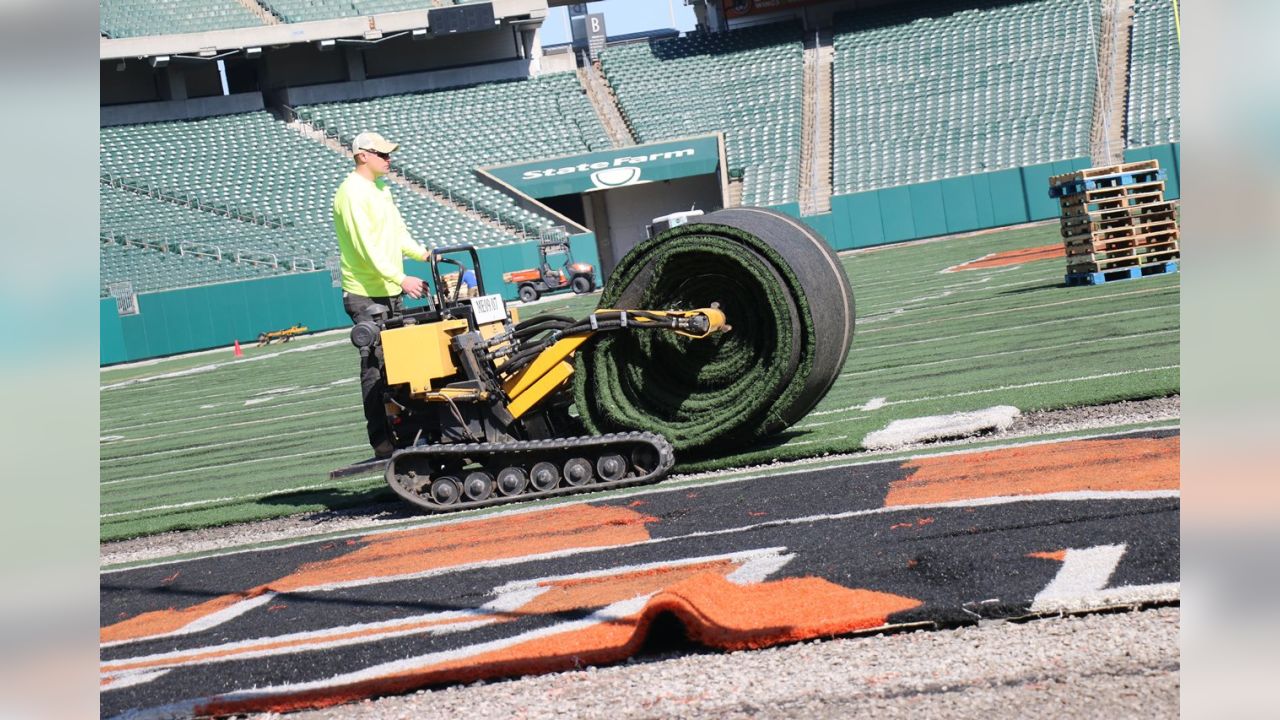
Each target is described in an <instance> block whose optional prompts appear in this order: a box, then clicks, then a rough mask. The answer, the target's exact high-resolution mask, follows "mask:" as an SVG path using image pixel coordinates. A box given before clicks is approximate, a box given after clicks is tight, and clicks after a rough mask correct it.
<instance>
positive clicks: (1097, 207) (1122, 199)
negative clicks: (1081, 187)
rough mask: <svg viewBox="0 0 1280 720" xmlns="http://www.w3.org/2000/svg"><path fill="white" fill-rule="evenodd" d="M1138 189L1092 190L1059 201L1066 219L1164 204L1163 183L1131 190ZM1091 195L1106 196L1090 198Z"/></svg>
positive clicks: (1133, 186)
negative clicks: (1139, 189) (1106, 211)
mask: <svg viewBox="0 0 1280 720" xmlns="http://www.w3.org/2000/svg"><path fill="white" fill-rule="evenodd" d="M1136 187H1138V186H1136V185H1130V186H1129V187H1128V188H1105V189H1103V190H1090V191H1089V192H1087V193H1081V194H1079V195H1074V196H1072V197H1071V198H1063V199H1062V200H1060V201H1059V204H1060V206H1061V208H1062V214H1063V215H1064V216H1066V217H1072V216H1076V215H1088V214H1090V213H1095V212H1100V211H1104V210H1120V209H1124V208H1131V207H1137V206H1140V205H1154V204H1158V203H1163V202H1164V183H1163V182H1157V183H1151V187H1147V186H1143V189H1142V190H1141V191H1135V190H1132V189H1131V188H1136ZM1090 193H1104V194H1102V195H1097V196H1093V197H1089V194H1090Z"/></svg>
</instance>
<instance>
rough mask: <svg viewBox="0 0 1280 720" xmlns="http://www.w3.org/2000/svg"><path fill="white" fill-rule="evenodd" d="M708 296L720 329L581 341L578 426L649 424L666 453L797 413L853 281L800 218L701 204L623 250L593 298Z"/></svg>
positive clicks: (629, 300)
mask: <svg viewBox="0 0 1280 720" xmlns="http://www.w3.org/2000/svg"><path fill="white" fill-rule="evenodd" d="M713 303H719V306H720V308H721V309H722V310H724V313H725V317H726V319H727V321H728V323H729V325H730V326H731V327H732V330H730V331H729V332H727V333H720V334H717V335H715V336H713V337H711V338H708V339H704V340H694V339H691V338H686V337H683V336H680V335H676V334H674V333H670V332H657V331H649V332H613V333H605V334H602V335H600V336H598V337H597V338H596V339H594V340H593V341H592V342H591V343H588V344H587V345H586V346H585V347H584V348H583V349H582V350H581V351H579V353H578V357H577V360H576V370H577V372H576V374H575V379H574V395H575V403H576V406H577V409H578V414H579V415H580V416H581V417H582V419H583V422H584V423H585V424H586V425H587V428H588V430H590V431H591V432H595V433H604V432H616V431H624V430H651V431H654V432H658V433H661V434H662V435H664V436H666V437H667V439H669V440H670V441H671V442H672V444H673V445H674V446H675V448H676V450H677V451H681V452H685V453H690V454H694V455H697V454H713V453H716V452H718V451H720V450H725V449H732V448H737V447H740V446H742V445H744V444H747V443H750V442H752V441H754V440H758V439H760V438H762V437H764V436H767V435H770V434H773V433H776V432H778V431H780V430H782V429H784V428H786V427H787V426H789V425H791V424H793V423H795V422H796V421H797V420H799V419H800V418H801V417H804V415H805V414H806V413H808V412H809V410H811V409H812V408H813V406H814V405H816V404H817V403H818V401H819V400H821V399H822V397H823V395H825V394H826V392H827V390H828V389H830V387H831V385H832V383H833V382H835V379H836V376H837V375H838V374H839V372H840V368H841V367H842V366H843V365H844V360H845V357H846V356H847V354H848V351H849V344H850V342H851V341H852V339H853V323H854V306H853V292H852V290H851V289H850V288H849V283H848V280H847V278H846V277H845V274H844V271H843V270H842V268H841V267H840V264H839V262H838V260H837V258H836V256H835V253H833V252H832V251H831V249H830V248H829V247H828V245H827V244H826V242H825V241H824V240H823V239H822V237H821V236H820V235H818V234H817V233H816V232H814V231H813V230H812V229H811V228H809V227H807V226H805V225H804V224H802V223H801V222H800V221H798V220H796V219H794V218H792V217H790V216H787V215H783V214H781V213H776V212H773V211H771V210H763V209H759V208H735V209H731V210H720V211H717V212H714V213H711V214H709V215H704V216H702V217H701V218H699V221H698V222H694V223H689V224H685V225H680V226H677V227H675V228H671V229H670V230H666V231H664V232H662V233H660V234H659V235H658V236H656V237H654V238H653V239H652V240H649V241H646V242H644V243H642V244H641V245H639V246H637V247H636V248H635V249H633V250H632V251H631V252H629V253H628V254H627V255H626V256H625V257H624V258H623V259H622V261H621V262H620V263H619V264H618V266H617V267H616V268H615V269H614V272H613V274H612V275H611V276H610V278H609V281H608V283H607V284H606V285H605V289H604V293H603V295H602V297H601V300H600V307H602V308H619V309H644V310H670V309H690V308H698V307H710V306H711V305H712V304H713Z"/></svg>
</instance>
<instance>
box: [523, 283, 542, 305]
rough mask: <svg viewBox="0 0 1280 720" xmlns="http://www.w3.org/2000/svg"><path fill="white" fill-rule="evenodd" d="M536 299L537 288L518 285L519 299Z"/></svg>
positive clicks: (530, 300)
mask: <svg viewBox="0 0 1280 720" xmlns="http://www.w3.org/2000/svg"><path fill="white" fill-rule="evenodd" d="M537 299H538V289H537V288H535V287H534V286H532V285H521V286H520V301H521V302H533V301H534V300H537Z"/></svg>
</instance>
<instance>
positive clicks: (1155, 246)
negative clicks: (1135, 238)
mask: <svg viewBox="0 0 1280 720" xmlns="http://www.w3.org/2000/svg"><path fill="white" fill-rule="evenodd" d="M1171 253H1172V254H1177V253H1178V241H1177V240H1171V241H1169V242H1163V243H1152V244H1150V245H1131V246H1129V247H1122V248H1113V249H1110V250H1102V251H1095V252H1089V251H1084V252H1075V253H1068V254H1067V270H1073V269H1080V268H1087V269H1090V270H1096V269H1098V268H1101V267H1104V266H1105V267H1124V266H1125V265H1130V264H1137V265H1141V264H1143V263H1144V262H1148V261H1147V260H1146V258H1151V257H1163V258H1166V259H1167V258H1168V256H1169V255H1170V254H1171ZM1128 260H1132V261H1134V262H1133V263H1129V262H1125V261H1128ZM1082 271H1083V270H1082Z"/></svg>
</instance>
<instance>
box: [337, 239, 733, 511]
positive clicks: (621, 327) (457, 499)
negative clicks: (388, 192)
mask: <svg viewBox="0 0 1280 720" xmlns="http://www.w3.org/2000/svg"><path fill="white" fill-rule="evenodd" d="M459 255H463V256H469V259H470V263H471V269H473V270H475V274H476V278H477V282H478V285H479V287H478V291H479V292H478V294H477V295H476V296H473V297H464V296H463V295H465V294H466V293H462V292H460V287H461V286H460V284H455V285H454V286H453V288H452V291H451V290H450V289H449V284H448V283H445V282H442V281H441V275H440V265H441V264H445V265H454V266H456V267H457V269H458V270H459V271H463V270H465V269H466V268H465V267H464V266H463V264H462V263H461V262H459V261H458V260H457V259H455V258H456V257H457V256H459ZM451 256H452V257H451ZM431 274H432V280H433V284H432V287H433V288H434V290H432V291H431V292H430V293H429V294H428V296H427V297H428V303H427V305H425V306H424V307H421V308H416V309H412V310H409V311H406V312H404V313H402V314H399V315H391V314H390V313H389V312H386V313H381V314H378V315H376V316H375V319H374V321H372V322H361V323H357V324H356V325H355V326H354V327H353V328H352V329H351V342H352V344H353V345H355V346H356V347H357V348H358V349H359V351H360V352H361V353H362V355H363V354H372V355H373V356H374V357H375V358H376V359H377V360H378V362H379V365H380V366H381V368H382V372H383V379H384V380H385V382H386V395H385V400H386V409H387V423H388V429H389V430H390V437H391V438H392V442H393V444H394V445H395V446H396V448H397V450H396V451H395V452H394V453H393V454H392V456H391V457H390V459H389V460H386V461H367V462H364V463H360V464H357V465H352V466H350V467H347V468H342V469H340V470H335V471H333V472H332V473H330V477H334V478H337V477H344V476H348V475H353V474H357V473H361V472H368V471H369V470H371V469H374V468H376V467H377V466H378V465H380V464H382V463H383V462H385V471H384V472H385V476H386V480H387V484H388V485H390V486H391V489H392V490H394V491H395V492H396V494H398V495H399V496H400V497H402V498H404V499H405V500H407V501H409V502H410V503H413V504H414V505H417V506H419V507H422V508H426V509H428V510H432V511H450V510H461V509H466V508H474V507H483V506H488V505H495V504H499V503H507V502H515V501H521V500H527V499H532V498H541V497H552V496H557V495H566V494H571V493H575V492H583V491H588V490H599V489H604V488H610V487H620V486H628V485H639V484H644V483H652V482H657V481H658V480H661V479H662V478H663V477H664V476H665V475H666V474H667V472H668V471H669V470H670V469H671V467H672V465H673V464H674V462H675V459H674V455H673V451H672V446H671V444H670V443H669V442H668V441H667V440H666V439H665V438H663V437H662V436H660V435H657V434H654V433H651V432H643V431H641V432H619V433H610V434H603V435H590V436H583V435H582V433H583V428H582V424H581V423H580V422H579V421H578V420H577V418H576V417H574V415H573V414H572V412H571V406H572V402H573V392H572V382H571V378H572V376H573V372H574V365H573V355H574V352H575V351H576V350H578V348H579V347H580V346H582V344H583V343H584V342H586V341H587V340H588V339H589V338H591V337H592V336H593V335H596V334H598V333H608V332H627V333H637V332H670V333H677V334H679V335H683V336H687V337H690V338H707V337H709V336H710V335H712V334H713V333H716V332H722V331H725V330H728V329H729V326H728V325H727V324H726V322H725V316H724V313H723V312H721V311H720V309H719V308H717V307H708V308H701V309H694V310H681V311H663V310H632V309H625V310H602V309H597V310H596V311H594V312H592V313H591V314H590V315H588V316H587V317H585V318H582V319H573V318H569V317H564V316H556V315H542V316H539V317H536V318H533V319H530V320H526V321H523V322H522V321H520V318H519V313H518V311H517V309H515V308H508V307H507V306H506V303H505V302H504V301H503V299H502V296H501V295H497V294H494V295H489V294H486V293H485V291H484V281H483V278H482V277H481V275H482V274H481V272H480V259H479V256H478V255H477V253H476V251H475V249H474V248H473V247H471V246H467V245H458V246H453V247H446V248H440V249H437V250H436V252H435V253H434V254H433V256H432V260H431Z"/></svg>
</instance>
